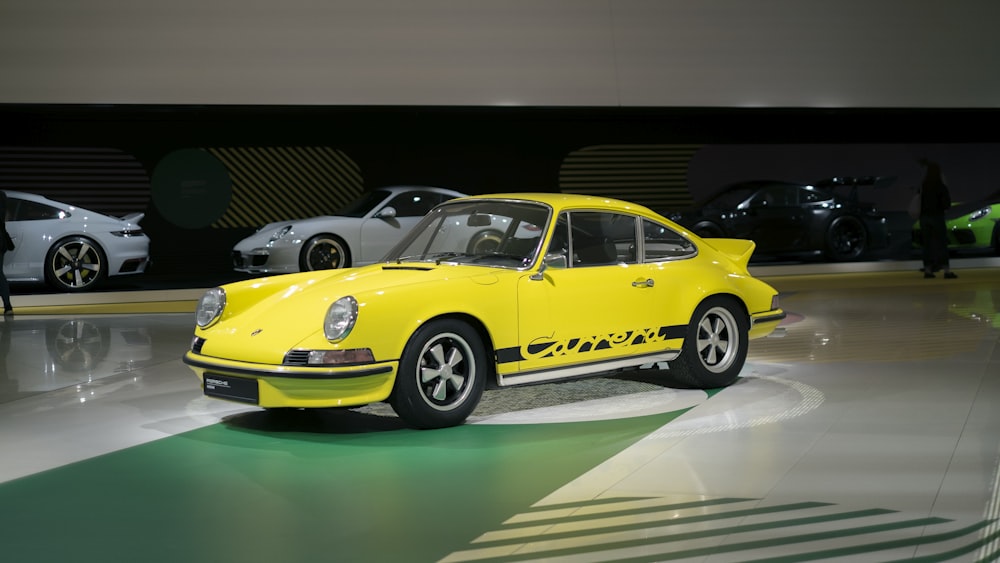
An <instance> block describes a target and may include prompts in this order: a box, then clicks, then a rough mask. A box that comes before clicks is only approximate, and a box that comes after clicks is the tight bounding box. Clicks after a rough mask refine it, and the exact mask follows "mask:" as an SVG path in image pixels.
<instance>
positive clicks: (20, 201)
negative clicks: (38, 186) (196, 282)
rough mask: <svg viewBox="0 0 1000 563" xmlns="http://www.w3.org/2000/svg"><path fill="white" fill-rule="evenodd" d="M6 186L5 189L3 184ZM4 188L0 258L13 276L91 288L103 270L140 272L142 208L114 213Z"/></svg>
mask: <svg viewBox="0 0 1000 563" xmlns="http://www.w3.org/2000/svg"><path fill="white" fill-rule="evenodd" d="M5 191H6V190H5ZM6 193H7V232H8V233H10V236H11V239H12V240H13V242H14V249H13V250H9V251H7V253H6V254H4V258H3V271H4V273H5V274H6V275H7V279H8V280H9V281H12V282H45V283H47V284H48V285H50V286H52V287H53V288H55V289H56V290H59V291H66V292H78V291H87V290H91V289H94V288H95V287H97V286H99V285H100V284H101V282H102V281H104V280H106V279H107V278H108V276H121V275H129V274H141V273H143V272H145V271H146V266H147V265H148V264H149V237H147V236H146V234H145V233H143V231H142V228H141V227H140V226H139V221H140V220H141V219H142V218H143V215H144V214H143V213H133V214H131V215H128V216H126V217H122V218H118V217H111V216H109V215H104V214H102V213H98V212H96V211H91V210H89V209H82V208H79V207H75V206H72V205H69V204H66V203H61V202H58V201H53V200H51V199H49V198H47V197H43V196H40V195H37V194H29V193H24V192H16V191H6Z"/></svg>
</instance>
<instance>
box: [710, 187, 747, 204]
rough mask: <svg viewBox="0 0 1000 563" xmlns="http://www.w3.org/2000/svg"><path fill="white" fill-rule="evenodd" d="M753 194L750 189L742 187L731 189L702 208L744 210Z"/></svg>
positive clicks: (718, 195)
mask: <svg viewBox="0 0 1000 563" xmlns="http://www.w3.org/2000/svg"><path fill="white" fill-rule="evenodd" d="M751 193H753V190H751V189H750V188H749V187H745V186H740V187H735V188H730V189H728V190H726V191H724V192H722V193H720V194H717V195H715V196H714V197H712V199H710V200H708V201H707V202H706V203H705V204H704V205H703V206H702V207H706V208H709V209H736V208H739V209H743V208H744V207H746V205H745V203H746V200H747V198H748V197H750V194H751Z"/></svg>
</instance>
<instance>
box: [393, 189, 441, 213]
mask: <svg viewBox="0 0 1000 563" xmlns="http://www.w3.org/2000/svg"><path fill="white" fill-rule="evenodd" d="M442 201H443V198H442V197H441V195H440V194H436V193H434V192H423V191H412V192H406V193H401V194H398V195H396V196H395V197H394V198H392V199H391V200H389V202H388V203H387V204H386V205H388V206H391V207H392V208H394V209H395V210H396V217H422V216H424V215H427V213H428V212H429V211H430V210H431V209H433V208H434V206H436V205H437V204H439V203H441V202H442Z"/></svg>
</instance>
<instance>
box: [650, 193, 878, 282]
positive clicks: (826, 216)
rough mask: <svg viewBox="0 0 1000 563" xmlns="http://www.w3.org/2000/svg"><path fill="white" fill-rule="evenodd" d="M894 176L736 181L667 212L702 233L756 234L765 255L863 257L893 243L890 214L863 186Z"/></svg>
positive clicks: (754, 237)
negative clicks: (862, 195)
mask: <svg viewBox="0 0 1000 563" xmlns="http://www.w3.org/2000/svg"><path fill="white" fill-rule="evenodd" d="M893 181H894V178H891V177H864V178H853V177H850V178H848V177H835V178H829V179H826V180H822V181H819V182H815V183H812V184H808V183H798V182H785V181H778V180H752V181H747V182H739V183H736V184H731V185H730V186H728V187H726V188H724V189H723V190H722V191H720V192H718V193H716V194H715V195H713V196H712V197H710V198H709V199H708V200H706V201H705V202H703V203H700V204H697V205H696V206H694V207H693V208H691V209H687V210H682V211H676V212H668V213H664V215H666V216H667V217H669V218H670V219H672V220H674V221H675V222H677V223H680V224H681V225H683V226H685V227H687V228H689V229H691V230H692V231H694V232H695V234H697V235H698V236H700V237H703V238H712V237H726V238H744V239H751V240H753V241H754V242H756V243H757V252H758V253H759V254H762V255H772V256H773V255H782V254H792V253H817V252H819V253H822V254H823V255H824V256H825V257H826V258H827V259H828V260H832V261H837V262H841V261H847V260H856V259H858V258H861V257H862V256H864V255H865V254H866V253H868V252H869V251H870V250H873V249H878V248H885V247H887V246H888V245H889V228H888V224H887V221H886V218H885V216H883V215H882V214H881V213H879V212H878V210H877V209H876V208H875V206H874V205H871V204H868V203H862V202H861V201H860V200H859V192H860V190H862V189H874V188H881V187H884V186H887V185H889V184H891V183H892V182H893Z"/></svg>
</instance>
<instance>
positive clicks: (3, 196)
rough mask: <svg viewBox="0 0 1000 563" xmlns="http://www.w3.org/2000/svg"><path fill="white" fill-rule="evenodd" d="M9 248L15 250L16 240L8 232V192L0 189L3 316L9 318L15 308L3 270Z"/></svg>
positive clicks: (0, 254)
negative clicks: (11, 303)
mask: <svg viewBox="0 0 1000 563" xmlns="http://www.w3.org/2000/svg"><path fill="white" fill-rule="evenodd" d="M8 250H14V241H12V240H10V234H9V233H7V192H5V191H3V190H0V299H3V316H4V317H7V318H9V317H13V316H14V308H13V307H11V305H10V284H9V283H7V274H5V273H4V271H3V259H4V255H5V254H7V251H8Z"/></svg>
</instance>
